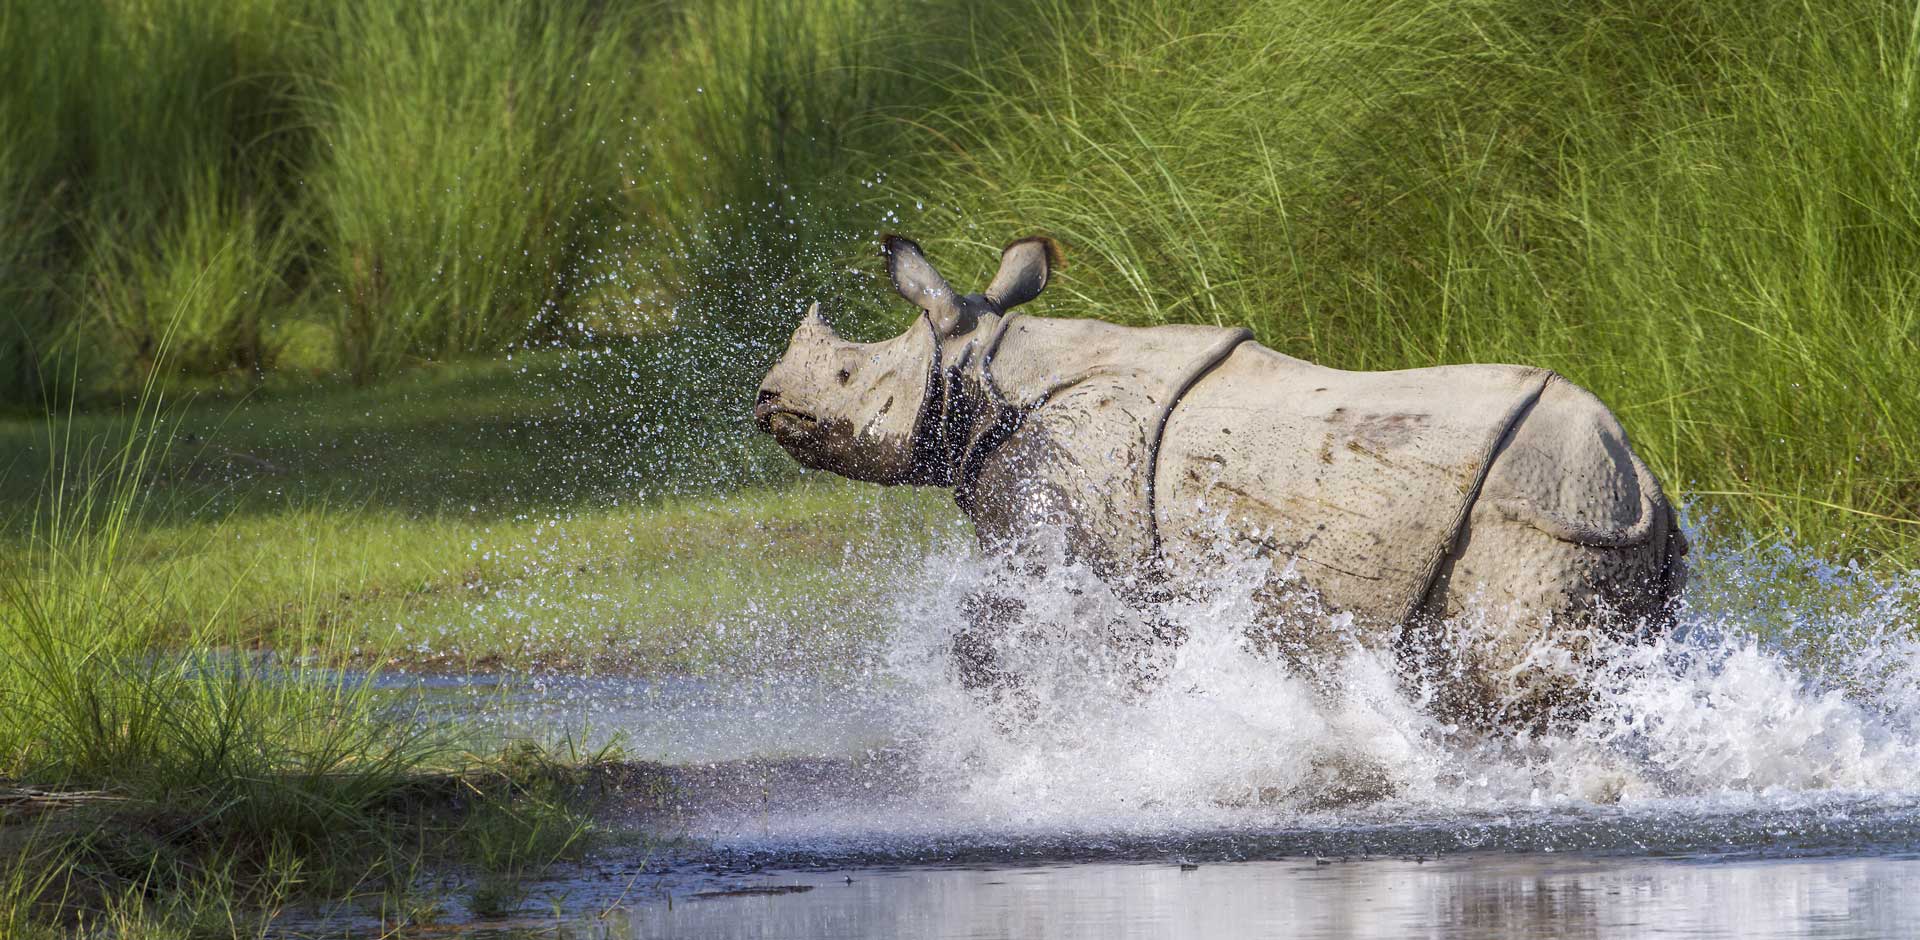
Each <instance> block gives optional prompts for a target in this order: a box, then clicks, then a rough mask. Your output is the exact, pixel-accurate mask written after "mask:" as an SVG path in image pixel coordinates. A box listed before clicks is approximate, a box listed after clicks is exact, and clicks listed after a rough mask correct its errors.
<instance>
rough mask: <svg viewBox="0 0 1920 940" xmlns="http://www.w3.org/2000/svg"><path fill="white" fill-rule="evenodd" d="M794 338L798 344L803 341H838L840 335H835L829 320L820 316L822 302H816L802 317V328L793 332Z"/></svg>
mask: <svg viewBox="0 0 1920 940" xmlns="http://www.w3.org/2000/svg"><path fill="white" fill-rule="evenodd" d="M793 338H794V340H795V341H796V342H798V341H800V340H803V339H814V340H837V339H839V338H840V334H838V333H835V332H834V331H833V327H832V326H831V325H830V324H828V323H827V318H826V317H823V316H821V315H820V302H819V301H817V300H816V301H814V302H813V303H812V304H811V305H809V306H808V307H807V312H806V313H804V314H802V315H801V317H800V328H799V329H796V330H794V331H793Z"/></svg>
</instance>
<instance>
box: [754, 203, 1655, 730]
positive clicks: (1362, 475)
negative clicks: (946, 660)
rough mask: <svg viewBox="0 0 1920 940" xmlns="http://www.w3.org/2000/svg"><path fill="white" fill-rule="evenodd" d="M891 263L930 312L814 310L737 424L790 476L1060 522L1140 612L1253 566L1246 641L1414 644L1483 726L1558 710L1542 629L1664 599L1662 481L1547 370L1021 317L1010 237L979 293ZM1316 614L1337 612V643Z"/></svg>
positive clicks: (1004, 518) (1592, 405)
mask: <svg viewBox="0 0 1920 940" xmlns="http://www.w3.org/2000/svg"><path fill="white" fill-rule="evenodd" d="M885 255H886V257H887V260H888V266H889V270H890V273H891V274H892V275H893V278H894V282H895V286H896V287H897V288H898V289H899V290H900V292H901V293H902V294H903V295H904V296H906V297H907V298H908V299H909V300H912V301H914V302H915V303H916V304H917V305H919V306H920V307H921V308H922V310H923V312H924V315H923V316H922V317H921V318H920V319H919V320H918V321H917V322H916V324H915V326H914V327H912V328H910V329H909V330H908V331H907V332H906V333H904V334H902V335H901V336H899V337H896V338H894V339H892V340H887V341H884V342H880V343H870V344H855V343H848V342H845V341H843V340H841V339H839V338H838V337H836V336H834V335H833V333H832V331H831V330H830V329H829V328H828V327H827V326H826V324H825V322H824V321H823V320H821V319H820V318H819V315H818V312H817V307H816V308H815V309H814V310H810V311H809V312H808V314H807V316H806V318H805V320H804V321H803V322H802V324H801V326H800V328H799V330H797V331H796V332H795V334H794V338H793V341H792V343H791V344H790V346H789V348H788V351H787V354H786V355H785V356H784V357H783V358H782V360H781V361H780V363H779V364H777V365H776V366H775V367H774V369H773V371H772V372H771V373H770V374H769V375H768V378H767V380H766V382H765V383H764V384H763V385H762V388H761V391H760V397H759V401H758V403H757V404H756V408H755V414H756V419H757V420H758V421H759V423H760V424H761V426H762V427H763V428H764V429H766V430H769V431H771V432H772V433H773V434H774V435H775V436H776V437H777V438H778V439H779V441H780V442H781V444H782V445H783V446H785V447H786V448H787V449H788V451H789V452H791V453H792V454H793V455H794V456H795V457H796V458H797V459H799V460H800V461H801V462H802V463H805V464H807V465H809V466H813V467H817V468H821V469H827V470H832V471H834V472H838V473H841V474H843V475H846V476H850V477H853V478H856V479H863V480H869V481H873V482H879V483H910V484H921V485H940V486H950V487H952V488H953V489H954V491H955V499H956V501H957V502H958V504H959V505H960V507H961V509H962V510H963V511H965V512H966V513H967V515H968V516H969V517H970V518H971V519H972V520H973V522H974V524H975V527H976V530H977V532H978V534H979V537H980V539H981V541H982V543H983V545H985V546H987V547H988V548H989V549H990V550H1001V549H1007V548H1013V547H1017V546H1019V545H1021V544H1025V543H1030V542H1033V541H1035V540H1037V539H1039V538H1041V537H1043V536H1045V535H1046V534H1048V533H1053V532H1064V534H1065V536H1066V541H1067V546H1068V550H1069V552H1071V553H1072V555H1073V556H1074V557H1076V559H1078V560H1082V561H1085V562H1087V563H1089V564H1090V565H1091V566H1092V567H1093V568H1094V569H1095V570H1097V571H1099V572H1100V573H1101V574H1102V576H1103V577H1106V578H1108V579H1109V580H1110V581H1112V582H1113V583H1114V584H1115V585H1116V586H1117V587H1120V588H1121V590H1122V592H1123V594H1130V595H1135V596H1139V597H1141V598H1142V599H1146V598H1150V597H1152V596H1155V595H1156V594H1160V595H1164V593H1165V592H1166V591H1168V590H1174V591H1177V590H1178V589H1179V586H1180V585H1181V584H1182V583H1183V582H1187V581H1188V580H1189V579H1191V578H1195V577H1200V578H1204V577H1205V575H1206V574H1207V573H1208V572H1209V571H1211V570H1212V569H1214V568H1217V566H1219V565H1220V564H1222V563H1224V562H1225V561H1227V560H1231V559H1235V558H1244V557H1247V556H1257V557H1261V558H1264V559H1267V561H1268V563H1270V564H1271V566H1272V570H1273V574H1274V576H1273V577H1272V578H1270V579H1269V583H1268V585H1267V586H1266V587H1265V588H1263V589H1262V591H1261V593H1260V596H1261V599H1262V601H1263V606H1264V607H1265V608H1266V609H1267V610H1268V615H1267V616H1264V617H1263V618H1262V621H1263V622H1262V623H1261V624H1260V626H1259V632H1260V634H1261V635H1260V637H1259V638H1260V639H1261V640H1262V641H1263V643H1265V644H1267V645H1269V646H1271V647H1272V648H1274V649H1275V650H1277V651H1279V652H1281V653H1283V654H1285V655H1287V656H1289V657H1291V658H1294V659H1296V660H1300V661H1310V660H1312V659H1313V658H1314V657H1316V656H1318V655H1321V654H1328V653H1337V652H1338V651H1339V649H1341V648H1343V647H1344V645H1345V644H1347V643H1349V642H1350V641H1351V639H1350V636H1349V635H1348V634H1352V633H1356V632H1357V633H1358V634H1359V638H1360V639H1361V640H1362V641H1367V640H1378V641H1380V642H1383V643H1389V644H1393V645H1395V646H1396V647H1397V648H1399V649H1402V650H1403V651H1408V650H1411V651H1425V652H1424V653H1423V654H1422V656H1421V657H1415V658H1416V659H1420V660H1421V661H1422V662H1427V663H1429V664H1431V663H1432V662H1438V661H1444V662H1445V664H1446V665H1445V666H1444V667H1442V668H1440V670H1439V671H1440V672H1444V673H1445V675H1443V676H1438V678H1439V679H1440V681H1439V682H1438V683H1437V685H1438V686H1439V687H1440V695H1441V698H1442V700H1443V703H1447V704H1450V705H1452V706H1454V707H1457V708H1461V709H1466V710H1473V711H1478V712H1479V713H1482V714H1490V715H1491V714H1513V715H1515V716H1519V715H1521V714H1523V713H1524V714H1525V715H1527V716H1533V717H1537V716H1540V715H1544V714H1546V713H1548V712H1550V711H1552V710H1554V709H1557V708H1559V707H1561V706H1563V705H1565V704H1568V703H1570V702H1574V701H1577V699H1578V698H1579V697H1580V695H1579V693H1580V689H1581V676H1580V674H1579V672H1580V670H1581V669H1582V668H1583V667H1582V664H1581V662H1580V652H1581V649H1582V647H1581V646H1580V645H1579V644H1577V643H1576V644H1571V645H1569V644H1566V643H1561V644H1560V646H1561V648H1562V650H1563V651H1564V652H1568V653H1570V654H1571V655H1570V656H1569V655H1559V656H1546V657H1542V656H1540V655H1538V653H1539V652H1540V650H1541V646H1540V643H1539V641H1540V640H1542V639H1543V638H1548V637H1558V638H1562V639H1563V638H1565V637H1568V636H1584V635H1590V634H1588V633H1587V631H1590V630H1593V629H1602V630H1611V631H1619V630H1622V629H1628V630H1632V629H1642V628H1644V627H1646V626H1647V625H1648V624H1657V623H1658V622H1659V621H1660V620H1661V619H1662V617H1663V616H1664V615H1665V613H1666V612H1667V610H1668V609H1669V607H1670V605H1671V602H1672V599H1673V598H1674V596H1675V595H1676V594H1677V592H1678V590H1679V588H1680V586H1681V582H1682V580H1683V577H1684V575H1683V569H1682V566H1681V564H1680V555H1681V554H1682V553H1683V552H1684V551H1685V545H1684V541H1683V540H1682V538H1681V536H1680V533H1679V530H1678V528H1677V526H1676V525H1675V521H1674V518H1673V512H1672V509H1671V508H1670V506H1669V504H1668V503H1667V500H1666V498H1665V496H1664V494H1663V493H1662V492H1661V489H1660V484H1659V482H1658V481H1657V480H1656V479H1655V478H1654V476H1653V475H1652V473H1651V472H1649V471H1648V469H1647V467H1646V466H1645V464H1644V463H1642V462H1641V461H1640V459H1639V458H1638V457H1637V456H1635V455H1634V453H1633V451H1632V449H1631V448H1630V447H1629V446H1628V443H1627V439H1626V435H1625V432H1624V431H1623V430H1622V429H1621V428H1620V425H1619V423H1618V422H1617V421H1616V420H1615V419H1614V417H1613V415H1612V414H1611V413H1610V412H1608V410H1607V409H1606V408H1605V407H1604V406H1603V405H1602V404H1601V403H1600V402H1599V401H1598V400H1597V399H1596V398H1594V397H1593V396H1592V395H1591V394H1589V393H1588V392H1586V391H1585V390H1584V389H1581V388H1579V387H1578V386H1576V385H1573V384H1572V383H1570V382H1567V381H1566V380H1565V379H1562V378H1560V377H1559V376H1557V375H1555V374H1554V373H1552V372H1549V371H1547V370H1543V369H1535V368H1526V367H1520V366H1501V365H1466V366H1442V367H1436V368H1428V369H1412V370H1404V371H1394V372H1348V371H1342V370H1337V369H1329V368H1325V367H1322V366H1318V365H1315V364H1313V363H1309V362H1305V361H1302V360H1299V359H1294V358H1292V357H1289V356H1286V355H1283V354H1281V353H1278V352H1275V351H1273V350H1270V349H1267V348H1265V347H1263V346H1261V345H1259V344H1258V343H1256V342H1254V341H1253V339H1252V337H1251V334H1249V333H1248V332H1247V331H1245V330H1241V329H1231V328H1223V327H1207V326H1161V327H1145V328H1137V327H1122V326H1115V325H1112V324H1108V323H1103V322H1100V321H1097V320H1078V319H1048V318H1040V317H1029V316H1024V315H1020V314H1017V313H1014V312H1012V311H1011V308H1012V307H1014V306H1015V305H1017V304H1019V303H1022V302H1024V301H1026V300H1029V299H1031V298H1032V297H1033V296H1036V295H1037V294H1038V293H1039V291H1040V289H1041V288H1042V287H1044V286H1045V283H1046V280H1047V277H1048V275H1049V273H1050V268H1051V264H1052V257H1053V256H1052V249H1051V245H1050V243H1047V242H1045V241H1044V240H1038V239H1032V240H1027V241H1023V242H1016V243H1015V244H1014V245H1013V246H1011V247H1009V248H1008V250H1007V253H1006V255H1005V257H1004V259H1003V262H1002V267H1001V271H1000V274H999V275H998V276H997V277H996V278H995V280H994V284H993V286H991V287H989V288H988V289H987V291H985V292H983V293H980V294H971V295H959V294H957V293H955V292H954V291H952V290H951V288H949V287H948V286H947V284H946V282H945V281H944V280H943V279H941V278H940V276H939V275H938V274H937V273H936V272H935V271H934V270H933V268H932V267H931V265H929V264H928V263H927V262H926V260H925V258H924V257H923V256H922V255H921V253H920V251H919V249H918V247H917V246H915V245H913V243H911V242H908V241H906V240H904V239H889V240H888V242H887V245H886V249H885ZM1306 596H1310V597H1311V598H1312V600H1311V606H1312V607H1313V608H1314V610H1315V611H1316V614H1315V615H1304V614H1303V613H1302V611H1301V608H1300V601H1301V598H1302V597H1306ZM978 607H979V609H980V610H982V611H989V612H991V611H1005V610H1006V605H1005V604H992V603H987V604H980V605H978ZM1325 613H1345V614H1350V615H1351V621H1350V624H1349V625H1348V626H1347V628H1346V630H1345V633H1342V632H1341V631H1336V630H1334V629H1331V627H1330V623H1332V622H1333V621H1332V620H1330V618H1329V617H1327V616H1324V614H1325ZM991 619H992V617H991V614H989V615H987V616H986V617H985V618H984V620H986V621H989V622H983V623H982V624H981V626H980V628H979V629H983V630H985V629H992V628H993V625H992V623H991V622H990V621H991ZM1342 619H1344V618H1342ZM1469 621H1470V622H1471V628H1470V629H1464V628H1461V626H1460V625H1461V624H1463V623H1467V622H1469ZM962 646H963V648H962V649H960V650H959V652H960V653H961V658H962V660H963V666H965V667H967V668H968V671H969V672H970V673H971V674H973V675H974V676H975V677H976V678H977V677H980V676H991V674H992V671H991V669H990V668H987V667H986V666H985V665H984V664H981V663H979V662H966V660H967V659H968V650H967V649H965V648H964V646H965V644H964V643H963V644H962ZM1443 646H1444V647H1448V648H1447V649H1444V650H1441V652H1444V653H1445V655H1444V656H1441V657H1439V659H1438V660H1436V659H1434V658H1433V657H1432V656H1430V655H1426V654H1431V653H1433V652H1435V651H1436V649H1437V648H1438V647H1443ZM978 648H979V649H984V648H985V646H984V644H983V645H980V646H979V647H978ZM1416 668H1417V667H1416Z"/></svg>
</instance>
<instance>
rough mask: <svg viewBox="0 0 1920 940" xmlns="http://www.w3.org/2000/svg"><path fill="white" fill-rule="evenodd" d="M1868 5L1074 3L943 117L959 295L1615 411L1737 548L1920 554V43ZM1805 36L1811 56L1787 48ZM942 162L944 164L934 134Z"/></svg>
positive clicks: (947, 224)
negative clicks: (1043, 240) (1557, 378)
mask: <svg viewBox="0 0 1920 940" xmlns="http://www.w3.org/2000/svg"><path fill="white" fill-rule="evenodd" d="M1917 22H1920V20H1915V19H1914V17H1913V13H1912V11H1911V10H1903V9H1899V8H1896V7H1892V6H1887V5H1883V4H1875V3H1825V4H1807V5H1794V4H1788V5H1767V6H1753V5H1750V4H1744V3H1732V2H1720V0H1692V2H1687V3H1680V4H1671V3H1659V4H1655V3H1640V2H1635V0H1610V2H1606V3H1601V4H1585V5H1579V6H1571V7H1561V6H1541V5H1539V4H1534V3H1517V2H1516V3H1508V2H1475V3H1434V2H1428V0H1415V2H1397V3H1388V4H1376V5H1354V4H1344V3H1322V2H1317V0H1271V2H1254V3H1245V2H1218V3H1215V2H1202V3H1186V2H1180V3H1173V2H1153V0H1148V2H1124V3H1123V2H1095V3H1088V4H1057V5H1052V6H1050V7H1048V8H1047V10H1046V12H1045V14H1044V15H1041V16H1038V17H1036V18H1035V19H1034V20H1033V22H1032V26H1033V29H1034V30H1035V32H1036V33H1037V36H1038V38H1037V39H1036V40H1035V41H1034V42H1033V45H1032V47H1031V48H1033V49H1037V50H1038V51H1032V52H1029V53H1028V54H1024V55H1017V56H1003V55H994V54H985V53H983V54H981V55H979V56H978V57H977V58H976V60H975V61H974V63H973V65H972V67H971V69H970V70H969V71H967V72H966V73H965V74H962V75H960V76H957V77H954V78H952V79H950V80H949V81H950V91H951V94H952V101H951V103H950V104H948V105H946V106H944V107H942V108H940V109H938V110H937V111H936V112H935V113H934V114H933V115H932V116H930V117H928V118H925V119H924V120H925V122H926V123H927V124H929V125H930V126H931V127H932V128H933V131H934V133H933V134H930V135H929V137H928V139H927V141H926V146H927V148H928V150H929V152H931V153H934V154H935V155H936V156H935V157H934V159H933V160H932V165H931V167H930V168H927V169H925V170H924V171H919V172H913V173H909V174H903V175H900V176H896V177H895V178H893V179H892V180H890V185H891V186H892V187H893V188H894V189H895V191H897V192H898V193H900V194H901V195H902V196H903V197H912V198H915V199H923V200H924V201H925V202H926V204H927V205H929V206H930V207H936V208H935V209H934V210H930V211H938V210H939V208H940V207H953V209H952V211H951V214H945V215H937V216H936V218H935V219H934V220H929V221H928V222H926V223H924V227H923V230H922V231H923V234H925V235H927V236H929V237H928V239H927V240H928V242H929V243H930V248H931V249H932V250H933V251H934V253H935V257H936V259H937V260H941V261H943V262H945V263H947V264H949V265H950V266H951V267H952V268H953V269H954V271H953V272H952V273H953V274H954V275H956V280H957V281H959V282H961V283H962V284H963V286H967V287H972V286H974V285H976V284H978V283H983V282H984V278H985V276H986V274H987V273H988V272H989V271H990V267H989V265H990V264H991V263H992V260H993V255H992V253H991V252H990V251H988V249H990V248H992V247H994V246H995V245H996V243H998V242H1001V241H1004V240H1006V239H1007V238H1009V237H1011V236H1013V235H1016V234H1023V233H1026V232H1029V231H1042V232H1050V233H1052V234H1054V235H1055V236H1057V237H1059V238H1060V239H1061V240H1062V241H1063V242H1064V243H1065V244H1066V246H1067V252H1068V256H1069V262H1070V263H1069V266H1068V268H1067V270H1066V272H1065V273H1064V275H1063V277H1062V278H1061V279H1060V280H1059V282H1058V283H1056V284H1055V285H1053V286H1052V288H1051V290H1050V294H1051V296H1050V297H1049V298H1046V299H1044V300H1043V301H1042V304H1041V309H1042V310H1043V311H1044V312H1049V313H1053V314H1056V315H1070V316H1097V317H1102V318H1106V319H1113V320H1120V321H1123V322H1129V323H1163V322H1176V321H1178V322H1202V323H1245V324H1248V325H1250V326H1252V327H1253V328H1254V329H1255V330H1256V332H1257V333H1258V334H1259V337H1260V339H1261V340H1262V341H1264V342H1266V343H1267V344H1269V345H1272V346H1274V347H1276V348H1278V349H1281V350H1283V351H1286V352H1288V353H1292V354H1295V355H1299V356H1302V357H1305V358H1309V359H1313V360H1315V361H1319V362H1322V363H1325V364H1328V365H1334V366H1339V367H1345V368H1357V369H1392V368H1409V367H1418V366H1426V365H1434V364H1440V363H1454V362H1473V361H1491V362H1521V363H1529V364H1538V365H1544V366H1549V367H1552V368H1555V369H1557V370H1559V371H1561V372H1562V373H1564V374H1565V375H1567V376H1568V377H1570V378H1572V379H1573V380H1575V381H1577V382H1579V383H1581V384H1583V385H1586V386H1588V387H1589V388H1592V389H1593V390H1594V391H1595V392H1597V393H1598V394H1599V395H1600V396H1601V397H1602V399H1603V400H1605V401H1606V402H1608V403H1609V404H1610V405H1611V406H1612V407H1613V408H1614V409H1615V410H1616V411H1617V412H1618V413H1619V414H1620V416H1621V417H1622V419H1623V420H1624V422H1625V423H1626V425H1627V428H1628V430H1629V431H1630V433H1631V434H1632V435H1633V439H1634V441H1635V444H1636V446H1637V447H1638V448H1639V449H1640V450H1641V452H1642V453H1643V454H1645V456H1646V457H1647V459H1648V461H1649V462H1650V463H1651V464H1652V465H1653V466H1654V467H1655V468H1656V470H1658V471H1659V473H1660V474H1661V476H1662V477H1663V478H1664V479H1665V480H1666V481H1668V484H1669V486H1670V487H1671V488H1672V489H1673V490H1674V491H1676V493H1677V495H1679V496H1680V497H1681V498H1682V499H1683V500H1688V501H1698V502H1699V503H1700V504H1702V505H1703V506H1713V507H1718V508H1720V509H1721V510H1723V513H1722V521H1723V524H1725V523H1730V524H1732V525H1734V526H1739V527H1746V528H1748V529H1750V530H1752V532H1753V534H1754V535H1756V536H1759V537H1762V538H1787V539H1790V540H1796V541H1805V542H1811V543H1814V544H1817V545H1819V546H1821V547H1822V548H1823V549H1824V550H1828V551H1832V552H1834V553H1836V554H1844V555H1848V556H1856V555H1857V556H1864V557H1867V558H1869V559H1875V560H1885V561H1887V562H1890V563H1892V564H1895V565H1911V564H1913V563H1914V562H1915V559H1916V556H1915V554H1914V551H1913V547H1914V546H1915V545H1916V544H1920V538H1917V537H1920V445H1916V443H1915V440H1914V437H1913V435H1912V433H1911V429H1912V428H1914V427H1916V426H1920V397H1917V396H1915V395H1913V394H1911V393H1910V389H1911V386H1912V384H1913V382H1912V378H1911V372H1910V370H1911V364H1912V363H1913V362H1914V361H1916V355H1920V294H1917V293H1916V292H1917V291H1920V280H1916V278H1915V276H1914V273H1913V266H1912V259H1913V258H1914V257H1916V254H1917V253H1920V196H1917V195H1916V194H1920V151H1916V150H1915V149H1914V148H1913V146H1912V141H1913V139H1914V131H1915V129H1916V124H1915V121H1916V120H1920V117H1917V116H1916V107H1920V105H1916V104H1915V97H1914V96H1915V93H1916V90H1917V89H1916V87H1915V82H1916V81H1917V80H1920V79H1917V78H1916V75H1920V73H1917V72H1916V65H1915V63H1916V62H1917V61H1920V45H1917V43H1920V34H1916V33H1915V31H1914V30H1915V25H1916V23H1917ZM1787 37H1798V38H1796V39H1791V40H1790V39H1788V38H1787ZM936 141H939V142H940V143H941V144H942V146H936V145H935V142H936Z"/></svg>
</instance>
